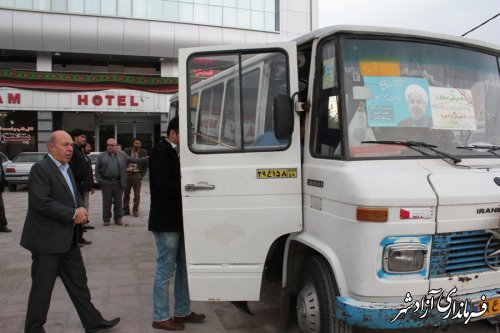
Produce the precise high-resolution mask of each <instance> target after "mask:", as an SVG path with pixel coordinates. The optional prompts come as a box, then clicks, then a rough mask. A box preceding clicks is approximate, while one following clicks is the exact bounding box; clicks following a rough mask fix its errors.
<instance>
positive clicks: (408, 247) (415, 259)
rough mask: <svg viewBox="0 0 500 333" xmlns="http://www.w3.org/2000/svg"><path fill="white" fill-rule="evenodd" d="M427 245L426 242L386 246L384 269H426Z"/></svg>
mask: <svg viewBox="0 0 500 333" xmlns="http://www.w3.org/2000/svg"><path fill="white" fill-rule="evenodd" d="M426 257H427V247H426V246H425V245H424V244H414V243H397V244H391V245H387V246H386V247H385V248H384V271H386V272H387V273H414V272H419V271H421V270H423V269H424V265H425V260H426Z"/></svg>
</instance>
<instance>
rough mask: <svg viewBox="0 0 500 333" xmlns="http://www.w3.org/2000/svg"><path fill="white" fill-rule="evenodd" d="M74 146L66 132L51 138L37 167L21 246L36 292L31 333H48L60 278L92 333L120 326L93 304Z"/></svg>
mask: <svg viewBox="0 0 500 333" xmlns="http://www.w3.org/2000/svg"><path fill="white" fill-rule="evenodd" d="M72 144H73V140H72V139H71V137H70V136H69V134H68V133H66V132H64V131H55V132H53V133H52V134H51V136H50V138H49V142H48V143H47V148H48V151H49V154H48V155H47V156H46V157H45V159H43V160H41V161H40V162H37V163H35V164H34V165H33V167H32V168H31V171H30V175H29V183H28V213H27V215H26V220H25V222H24V228H23V232H22V235H21V246H22V247H24V248H26V249H27V250H29V251H31V257H32V260H33V262H32V265H31V279H32V284H31V291H30V295H29V300H28V311H27V313H26V323H25V333H43V332H45V330H44V328H43V325H44V324H45V322H46V321H47V312H48V310H49V306H50V298H51V295H52V290H53V288H54V283H55V281H56V277H57V276H59V277H60V278H61V280H62V282H63V284H64V286H65V288H66V291H67V292H68V294H69V296H70V298H71V300H72V302H73V304H74V305H75V308H76V311H77V312H78V316H79V317H80V320H81V322H82V325H83V327H84V328H85V331H86V332H87V333H91V332H92V333H93V332H99V331H101V330H105V329H108V328H111V327H113V326H115V325H116V324H118V322H119V321H120V318H115V319H113V320H105V319H104V318H103V317H102V315H101V313H100V312H99V311H98V310H97V309H96V308H95V307H94V305H93V304H92V302H91V297H90V290H89V288H88V286H87V273H86V271H85V265H84V263H83V258H82V254H81V252H80V248H79V247H78V239H77V234H76V228H75V226H76V225H81V224H83V223H85V222H86V221H87V217H88V214H87V211H86V210H85V208H84V207H83V202H82V198H81V197H80V195H79V194H78V191H77V187H76V183H75V180H74V178H73V174H72V172H71V170H70V169H69V164H68V162H69V160H70V159H71V155H72V154H73V145H72Z"/></svg>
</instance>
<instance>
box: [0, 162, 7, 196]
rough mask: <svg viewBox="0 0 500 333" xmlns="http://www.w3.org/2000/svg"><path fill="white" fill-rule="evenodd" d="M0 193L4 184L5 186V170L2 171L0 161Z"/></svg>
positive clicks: (3, 188)
mask: <svg viewBox="0 0 500 333" xmlns="http://www.w3.org/2000/svg"><path fill="white" fill-rule="evenodd" d="M0 172H1V175H0V193H3V191H4V190H5V184H7V181H6V180H5V170H4V169H3V164H2V161H1V160H0Z"/></svg>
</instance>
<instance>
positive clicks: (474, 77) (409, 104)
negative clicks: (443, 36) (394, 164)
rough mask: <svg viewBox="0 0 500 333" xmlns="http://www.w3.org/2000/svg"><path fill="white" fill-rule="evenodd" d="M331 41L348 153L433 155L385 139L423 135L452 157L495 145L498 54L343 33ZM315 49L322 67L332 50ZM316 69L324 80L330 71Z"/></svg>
mask: <svg viewBox="0 0 500 333" xmlns="http://www.w3.org/2000/svg"><path fill="white" fill-rule="evenodd" d="M331 43H332V44H334V41H331ZM338 45H340V53H341V61H340V63H341V64H342V68H341V70H340V71H339V72H340V73H341V74H340V75H342V81H341V82H340V84H342V83H343V89H341V90H339V91H340V92H343V94H341V93H337V95H341V96H340V99H341V103H340V105H342V106H343V110H344V112H343V117H344V119H343V123H344V124H345V125H344V126H347V130H346V131H344V138H346V139H347V140H346V145H345V147H346V152H345V154H346V155H348V156H349V158H351V159H358V158H393V157H394V158H396V157H398V158H404V157H409V158H415V157H418V158H437V157H436V156H435V155H433V154H429V155H423V154H421V153H419V152H417V151H415V150H414V149H410V147H408V146H407V145H387V144H384V143H383V142H384V141H398V142H399V141H410V142H423V143H425V144H428V145H432V146H434V147H436V148H437V149H439V150H440V151H442V152H445V153H447V154H451V155H453V156H457V157H459V158H467V157H496V154H492V153H491V150H488V149H487V148H488V147H490V146H492V147H493V146H498V145H500V78H499V65H498V57H497V56H495V55H493V54H491V53H486V52H480V51H476V50H473V49H466V48H463V47H462V46H458V45H453V44H450V45H447V44H444V43H441V44H437V43H430V42H425V41H421V40H417V41H410V40H383V39H359V38H348V37H345V38H341V39H340V43H339V44H338ZM328 47H329V44H328V42H327V43H325V44H324V45H323V49H326V48H328ZM322 54H323V55H324V57H325V58H324V59H322V61H323V67H325V66H331V64H332V63H335V62H332V60H331V59H328V58H326V57H328V55H329V54H330V55H331V54H332V52H323V53H322ZM330 72H331V71H330ZM323 73H324V74H323V75H324V77H323V82H328V80H327V77H326V75H328V73H329V71H327V70H324V71H323ZM324 87H326V88H327V89H328V88H329V87H330V85H328V84H326V85H325V84H324ZM331 98H337V97H335V94H332V97H331ZM330 104H333V103H330ZM346 136H347V137H346ZM367 141H369V142H372V143H367ZM374 141H382V143H373V142H374ZM464 147H467V149H464ZM474 147H479V148H482V149H475V148H474ZM485 147H486V148H485Z"/></svg>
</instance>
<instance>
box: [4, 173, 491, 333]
mask: <svg viewBox="0 0 500 333" xmlns="http://www.w3.org/2000/svg"><path fill="white" fill-rule="evenodd" d="M142 192H143V195H142V198H143V200H142V202H141V212H140V213H141V216H140V217H138V218H135V217H130V216H127V217H125V218H124V222H126V223H128V224H129V225H130V226H129V227H118V226H114V225H112V226H109V227H104V226H103V225H102V223H101V222H102V221H101V218H100V214H101V193H100V192H99V191H97V192H96V194H95V195H93V196H91V208H90V215H91V216H90V220H91V222H92V225H94V226H95V227H96V229H95V230H90V231H88V232H87V233H85V238H87V239H88V240H91V241H92V242H93V243H92V244H91V245H89V246H85V247H83V248H82V253H83V256H84V260H85V264H86V267H87V273H88V278H89V286H90V290H91V292H92V296H93V301H94V304H95V305H96V307H97V308H98V309H100V311H101V312H102V313H103V315H104V316H105V317H106V318H108V319H111V318H114V317H116V316H119V317H121V318H122V322H121V323H120V324H119V325H118V326H116V327H115V328H114V329H113V330H109V332H116V333H118V332H120V333H147V332H160V331H159V330H155V329H153V328H151V290H152V281H153V275H154V269H155V256H156V253H155V251H156V250H155V247H154V240H153V237H152V234H151V233H150V232H148V231H147V223H146V222H147V212H148V208H149V187H148V184H147V182H146V183H145V184H143V191H142ZM4 202H5V206H6V210H7V219H8V221H9V227H10V228H11V229H12V230H13V232H12V233H10V234H4V233H0V253H1V255H0V333H20V332H22V331H23V326H24V318H25V315H26V305H27V300H28V293H29V289H30V285H31V278H30V264H31V258H30V254H29V252H28V251H26V250H24V249H23V248H21V247H20V246H19V239H20V235H21V230H22V226H23V223H24V218H25V215H26V205H27V192H26V189H25V188H23V189H20V190H19V191H17V192H9V191H6V192H5V193H4ZM278 295H279V289H278V287H277V285H272V284H269V285H266V286H265V288H264V292H263V295H262V301H261V302H251V303H249V307H250V309H251V311H252V312H253V313H254V316H249V315H247V314H245V313H243V312H241V311H239V310H237V309H236V307H234V306H233V305H232V304H231V303H209V302H194V303H193V304H192V308H193V310H194V311H196V312H203V313H205V314H206V315H207V320H206V323H204V324H200V325H194V324H191V325H187V326H186V332H188V333H189V332H191V333H215V332H217V333H218V332H221V333H250V332H259V333H273V332H278V324H279V304H278V302H279V296H278ZM45 328H46V331H47V333H63V332H64V333H73V332H83V331H84V330H83V328H82V326H81V324H80V321H79V319H78V316H77V314H76V312H75V310H74V307H73V305H72V304H71V301H70V299H69V297H68V295H67V294H66V291H65V290H64V287H63V286H62V283H61V282H60V281H59V280H58V281H57V283H56V287H55V290H54V293H53V297H52V302H51V307H50V311H49V316H48V322H47V324H46V325H45ZM298 331H299V330H298V329H297V327H296V326H295V325H292V326H291V327H290V328H289V329H288V330H287V333H297V332H298ZM431 331H432V330H426V329H421V330H407V331H405V332H408V333H410V332H411V333H427V332H431ZM449 331H450V332H463V333H465V332H474V333H476V332H484V333H486V332H488V333H490V332H491V333H493V332H496V331H495V328H494V326H492V325H490V324H489V323H487V322H484V321H483V322H478V323H472V324H469V325H467V326H464V325H458V326H452V327H451V328H450V330H449ZM358 332H380V333H381V332H385V331H369V330H358ZM387 332H394V331H387Z"/></svg>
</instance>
